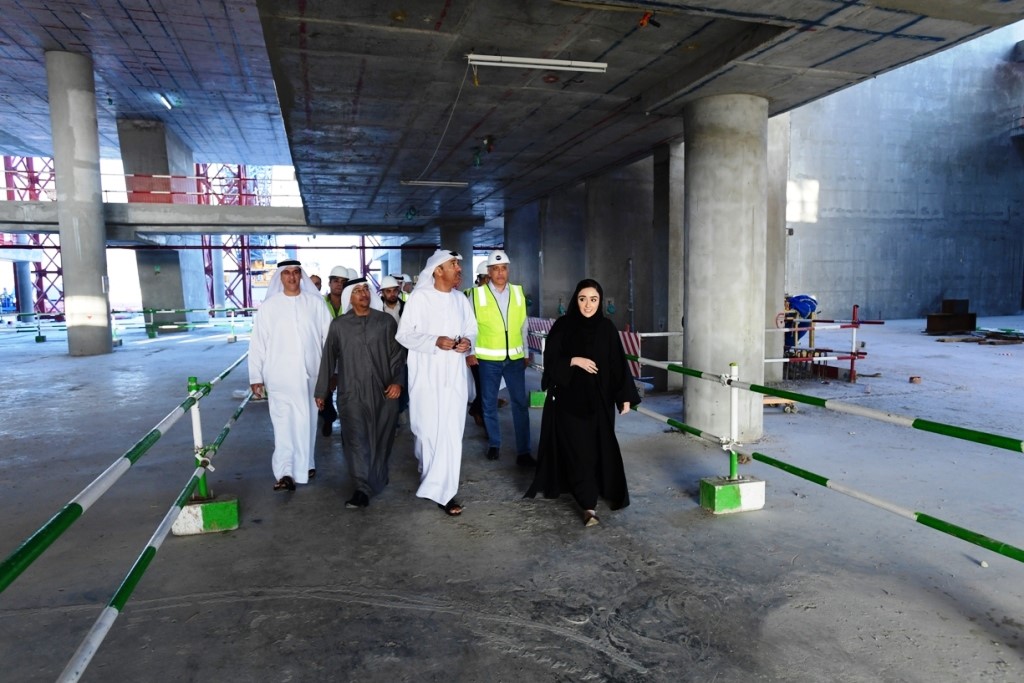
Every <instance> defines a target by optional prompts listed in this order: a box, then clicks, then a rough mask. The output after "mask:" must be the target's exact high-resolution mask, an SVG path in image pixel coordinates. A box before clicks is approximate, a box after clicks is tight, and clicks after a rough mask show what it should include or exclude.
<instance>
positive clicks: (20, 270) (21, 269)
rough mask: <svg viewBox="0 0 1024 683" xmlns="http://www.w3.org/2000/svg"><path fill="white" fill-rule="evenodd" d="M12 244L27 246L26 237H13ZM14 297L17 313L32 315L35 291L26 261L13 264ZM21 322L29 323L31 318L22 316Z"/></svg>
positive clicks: (29, 264) (29, 265)
mask: <svg viewBox="0 0 1024 683" xmlns="http://www.w3.org/2000/svg"><path fill="white" fill-rule="evenodd" d="M14 243H15V244H29V243H30V242H29V238H28V235H23V234H18V235H15V236H14ZM14 296H15V297H16V298H17V299H18V313H32V312H33V311H35V310H36V309H35V304H36V290H35V287H33V286H32V268H31V263H29V262H28V261H15V262H14ZM21 320H22V321H25V322H30V321H31V320H32V318H29V317H28V316H22V317H21Z"/></svg>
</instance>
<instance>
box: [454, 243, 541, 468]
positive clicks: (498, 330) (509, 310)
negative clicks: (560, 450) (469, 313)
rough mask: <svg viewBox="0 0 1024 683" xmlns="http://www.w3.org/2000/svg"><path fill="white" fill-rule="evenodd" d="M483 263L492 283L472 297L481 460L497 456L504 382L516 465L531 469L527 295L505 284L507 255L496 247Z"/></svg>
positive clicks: (516, 287)
mask: <svg viewBox="0 0 1024 683" xmlns="http://www.w3.org/2000/svg"><path fill="white" fill-rule="evenodd" d="M486 263H487V274H488V275H489V276H490V282H488V283H487V284H486V285H481V286H479V287H475V288H474V289H473V294H472V303H473V310H474V312H475V313H476V322H477V328H478V334H477V341H476V347H475V357H476V358H475V360H476V361H477V362H479V364H480V370H479V371H480V393H481V397H480V398H481V404H482V406H481V407H482V409H483V417H484V427H485V428H486V430H487V442H488V443H487V452H486V454H485V457H486V458H487V459H488V460H497V459H498V458H499V457H500V452H501V426H500V423H499V422H498V389H499V388H500V386H501V381H502V380H503V379H504V380H505V386H506V387H507V388H508V393H509V399H510V402H511V404H512V424H513V426H514V427H515V433H516V464H517V465H519V466H520V467H534V466H536V464H537V461H536V460H534V458H533V455H532V454H531V453H530V415H529V401H528V400H527V395H526V366H527V364H529V355H528V349H527V347H526V340H527V325H526V295H525V294H524V293H523V287H522V285H514V284H511V283H509V281H508V268H509V265H510V260H509V257H508V254H506V253H505V252H504V251H502V250H501V249H495V250H494V251H492V252H491V253H489V254H488V255H487V261H486ZM470 362H473V361H470Z"/></svg>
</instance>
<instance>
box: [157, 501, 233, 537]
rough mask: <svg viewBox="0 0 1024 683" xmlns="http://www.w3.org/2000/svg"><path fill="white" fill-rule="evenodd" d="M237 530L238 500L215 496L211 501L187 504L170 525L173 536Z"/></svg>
mask: <svg viewBox="0 0 1024 683" xmlns="http://www.w3.org/2000/svg"><path fill="white" fill-rule="evenodd" d="M237 528H238V498H237V497H235V496H215V497H214V498H212V499H211V500H203V501H197V502H194V503H188V504H186V505H185V507H183V508H182V509H181V513H180V514H179V515H178V518H177V519H176V520H174V524H172V525H171V533H172V534H174V535H175V536H194V535H196V534H210V533H214V532H217V531H231V530H233V529H237Z"/></svg>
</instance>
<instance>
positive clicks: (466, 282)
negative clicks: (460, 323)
mask: <svg viewBox="0 0 1024 683" xmlns="http://www.w3.org/2000/svg"><path fill="white" fill-rule="evenodd" d="M475 225H476V222H473V221H446V222H444V223H441V225H440V227H441V248H442V249H451V250H452V251H457V252H459V253H460V254H462V284H460V285H459V288H460V289H465V288H466V287H469V286H471V285H472V284H473V279H474V275H473V227H474V226H475ZM431 253H433V252H431ZM427 258H429V255H428V256H427ZM415 274H416V273H409V275H415Z"/></svg>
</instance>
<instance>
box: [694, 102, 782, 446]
mask: <svg viewBox="0 0 1024 683" xmlns="http://www.w3.org/2000/svg"><path fill="white" fill-rule="evenodd" d="M683 116H684V119H683V120H684V140H685V145H686V147H685V150H686V153H685V164H686V181H685V193H686V201H685V209H684V211H685V224H684V232H685V237H684V241H685V246H684V249H683V253H684V258H685V268H684V272H685V284H684V287H683V310H684V318H685V320H684V327H683V332H684V345H683V364H684V365H685V366H687V367H690V368H696V369H698V370H703V371H705V372H712V373H715V374H728V372H729V364H730V363H737V364H738V365H739V371H740V380H741V381H744V382H754V383H761V382H762V381H763V378H764V327H765V321H764V311H765V276H766V263H765V258H766V256H765V249H766V246H765V244H766V225H767V194H766V193H767V175H768V171H767V125H768V102H767V101H766V100H765V99H763V98H760V97H754V96H751V95H719V96H715V97H709V98H706V99H702V100H698V101H696V102H693V103H691V104H690V105H688V106H687V107H686V109H685V110H684V112H683ZM683 401H684V403H683V407H684V414H685V421H686V422H687V424H690V425H693V426H695V427H697V428H699V429H702V430H705V431H708V432H711V433H712V434H715V435H716V436H729V390H728V389H726V388H724V387H722V386H721V385H718V384H714V383H711V382H708V381H705V380H699V379H694V378H686V381H685V384H684V390H683ZM739 406H740V407H739V412H740V414H739V426H740V430H739V431H740V433H739V438H740V440H741V441H749V440H752V439H757V438H760V437H761V434H762V431H763V407H762V405H761V396H760V395H759V394H753V393H750V392H745V391H744V392H741V394H740V402H739Z"/></svg>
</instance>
